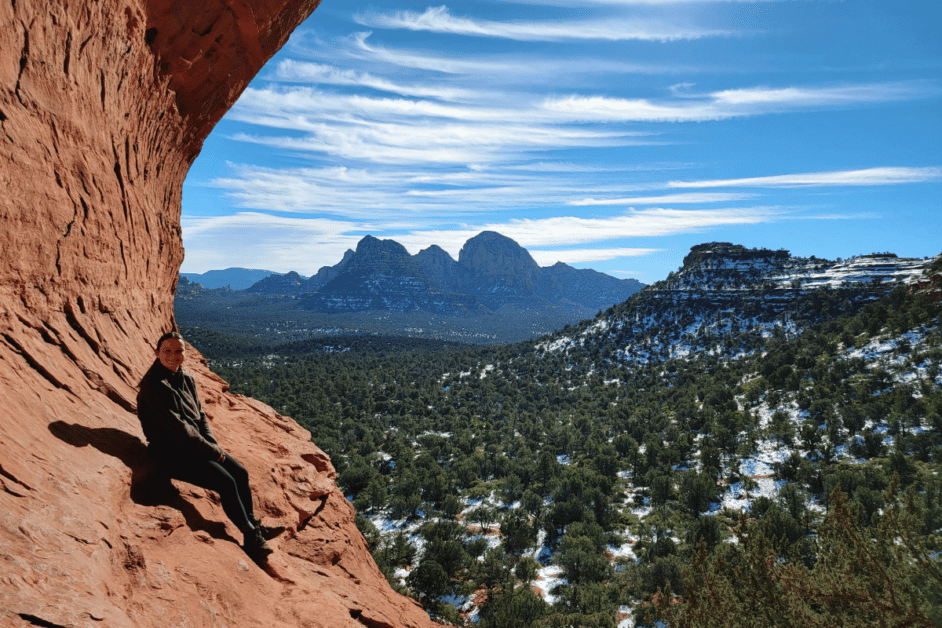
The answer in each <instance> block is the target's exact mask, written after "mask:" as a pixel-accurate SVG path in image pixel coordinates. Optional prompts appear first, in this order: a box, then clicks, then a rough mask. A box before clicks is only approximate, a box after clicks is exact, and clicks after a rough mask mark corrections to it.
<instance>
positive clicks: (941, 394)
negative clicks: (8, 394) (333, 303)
mask: <svg viewBox="0 0 942 628" xmlns="http://www.w3.org/2000/svg"><path fill="white" fill-rule="evenodd" d="M870 294H871V293H866V294H864V293H863V292H861V291H860V290H857V291H854V290H814V291H808V292H807V293H805V294H803V295H802V296H800V297H795V299H794V300H793V301H792V302H790V303H789V304H788V305H787V306H784V307H780V308H778V309H777V310H776V311H774V312H766V313H764V318H763V320H762V321H761V322H757V321H758V318H757V315H756V313H751V314H749V315H748V316H747V315H746V314H744V313H743V312H737V313H733V314H731V313H730V312H729V311H726V310H722V309H717V310H715V311H714V312H712V313H709V314H707V315H702V316H700V315H698V316H700V318H699V319H698V320H701V321H702V325H701V332H700V333H698V334H697V335H696V337H695V338H694V337H692V336H691V334H690V333H689V332H687V333H686V335H684V334H682V333H681V331H682V329H684V327H683V325H681V324H679V322H682V321H683V320H685V319H684V316H688V317H693V315H692V314H690V313H689V312H688V313H687V314H684V313H681V312H677V313H676V314H675V315H674V320H675V323H677V324H676V325H675V332H673V335H672V333H671V332H670V331H669V329H668V327H666V326H663V325H661V326H653V327H652V326H648V327H645V328H644V330H643V331H639V332H631V333H629V332H627V331H626V329H627V327H624V326H621V327H620V324H619V325H616V324H614V323H613V321H617V320H619V321H622V322H624V321H631V320H634V321H638V320H641V319H643V318H644V317H645V316H648V315H649V314H650V312H647V313H645V309H644V308H646V307H647V308H650V307H652V306H650V305H649V304H650V299H649V298H648V300H647V301H645V299H646V297H645V292H644V291H642V293H639V295H636V297H633V299H632V300H629V301H628V302H626V303H625V304H622V305H619V306H617V307H616V308H612V309H611V310H609V311H608V312H605V313H600V315H599V316H598V317H597V318H596V319H595V320H592V321H586V322H584V323H582V324H580V325H576V326H567V327H566V328H565V329H564V330H561V331H560V332H557V333H556V334H555V335H553V336H550V337H546V338H543V339H541V340H539V341H536V342H532V341H531V342H525V343H520V344H509V345H499V346H485V347H482V346H466V345H458V344H448V343H442V342H435V341H424V340H418V339H409V338H396V337H382V336H331V337H322V338H317V339H311V340H299V341H295V342H288V343H284V344H269V343H266V342H265V341H264V340H263V339H260V338H259V337H258V336H253V337H240V336H238V335H235V334H230V333H228V332H226V333H223V332H219V331H213V330H212V324H211V321H205V322H203V321H201V322H198V323H199V324H197V322H195V321H192V320H189V321H181V331H182V332H183V333H184V335H185V336H186V338H187V340H188V341H189V342H191V343H192V344H193V345H194V346H196V347H197V348H198V349H199V350H200V351H201V352H202V353H203V355H204V356H205V357H206V358H207V359H208V360H209V362H210V366H211V367H212V369H213V370H214V371H215V372H216V373H218V374H219V375H221V376H222V377H223V378H224V379H226V380H227V381H228V382H229V383H230V385H231V388H232V390H233V391H234V392H237V393H241V394H244V395H249V396H252V397H255V398H257V399H260V400H262V401H264V402H265V403H268V404H269V405H271V406H272V407H274V408H275V409H276V410H277V411H279V412H281V413H282V414H285V415H288V416H290V417H292V418H293V419H294V420H296V421H297V422H299V423H300V424H301V425H303V426H304V427H306V428H307V429H309V430H310V431H311V434H312V439H313V441H314V442H315V443H316V444H317V445H318V446H319V447H321V448H322V449H323V450H324V451H326V452H327V453H328V454H329V455H330V457H331V459H332V461H333V463H334V465H335V467H336V469H337V471H338V473H339V477H338V480H337V481H338V484H339V485H340V486H341V487H342V489H343V490H344V492H345V494H347V495H348V497H349V499H350V500H351V501H352V502H353V505H354V507H355V508H356V511H357V525H358V527H359V528H360V530H361V531H362V532H363V534H364V537H365V538H366V539H367V541H368V543H369V546H370V548H371V551H372V553H373V556H374V558H375V560H376V563H377V565H378V566H379V568H380V569H381V570H382V571H383V572H384V573H385V574H386V576H387V578H388V579H389V581H390V583H391V584H392V585H393V587H394V588H396V589H397V590H399V591H401V592H403V593H405V594H407V595H410V596H412V597H414V598H415V599H417V600H419V601H420V602H421V603H422V604H423V606H424V607H425V608H426V609H427V611H428V612H429V613H430V614H431V615H432V616H433V617H434V618H436V619H438V620H440V621H442V622H444V623H447V624H451V625H459V626H460V625H472V624H473V625H477V626H480V627H481V628H516V627H521V628H522V627H531V626H532V627H546V628H561V627H576V626H581V627H595V626H597V627H611V628H614V627H615V626H653V625H656V622H658V621H661V622H665V624H666V625H670V626H730V627H732V626H796V627H797V626H801V627H805V626H867V625H874V626H876V625H880V626H940V625H942V615H940V604H942V566H940V565H942V563H940V560H939V554H938V552H939V551H940V549H942V537H940V536H939V534H940V530H942V478H940V476H939V470H940V468H942V467H940V463H942V370H940V369H942V331H940V327H939V318H940V313H942V307H940V305H939V303H938V302H937V300H933V299H931V298H928V297H926V296H923V295H919V294H914V293H913V292H912V291H910V290H908V289H906V288H904V287H901V288H896V289H894V290H892V291H890V292H883V293H881V294H882V295H883V296H881V297H880V298H879V299H874V298H872V296H868V295H870ZM646 304H648V305H646ZM724 307H725V306H724ZM724 312H725V313H724ZM750 317H751V318H750ZM694 318H695V317H694ZM759 318H762V317H759ZM733 319H735V320H733ZM731 321H732V322H731ZM744 321H746V322H744ZM749 321H751V322H749ZM688 322H689V321H688ZM689 328H690V327H689V325H688V327H687V328H686V329H689ZM600 330H601V331H600ZM601 332H604V333H601ZM678 339H685V340H684V342H686V345H685V346H686V347H687V348H686V349H685V350H684V351H681V352H679V351H678V350H677V347H678V344H677V343H678V342H679V340H678ZM659 342H660V345H658V343H659ZM628 345H631V346H633V347H635V348H636V349H637V348H638V347H645V350H644V351H643V353H638V352H637V351H636V352H635V353H634V354H632V355H634V356H635V357H634V358H632V357H631V356H629V353H630V352H628V351H627V350H626V349H625V347H626V346H628ZM639 355H643V358H639V357H638V356H639ZM665 624H661V625H665Z"/></svg>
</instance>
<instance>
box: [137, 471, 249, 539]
mask: <svg viewBox="0 0 942 628" xmlns="http://www.w3.org/2000/svg"><path fill="white" fill-rule="evenodd" d="M154 462H155V463H156V465H157V470H158V471H159V472H160V473H162V474H163V475H166V476H168V477H171V478H173V479H174V480H180V481H182V482H187V483H188V484H195V485H196V486H200V487H202V488H206V489H209V490H211V491H216V492H217V493H219V497H220V499H221V500H222V508H223V510H225V511H226V515H227V516H228V517H229V519H230V520H231V521H232V523H234V524H235V525H236V527H237V528H239V530H240V531H241V532H242V534H247V533H248V532H250V531H251V530H252V529H253V528H254V527H255V526H254V524H253V523H252V519H253V518H254V516H255V513H254V510H253V509H252V489H251V487H250V485H249V472H248V471H246V470H245V467H243V466H242V465H241V464H239V461H238V460H236V459H235V458H233V457H232V456H230V455H228V454H226V458H225V460H223V461H222V462H216V461H215V460H180V459H173V460H167V459H162V458H158V457H155V458H154Z"/></svg>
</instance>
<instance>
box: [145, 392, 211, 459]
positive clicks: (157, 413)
mask: <svg viewBox="0 0 942 628" xmlns="http://www.w3.org/2000/svg"><path fill="white" fill-rule="evenodd" d="M194 392H195V391H194ZM177 395H178V393H177V392H176V391H174V390H173V388H171V387H170V385H169V384H168V383H167V382H165V381H157V382H152V383H151V385H148V386H142V387H141V391H140V393H139V395H138V410H137V411H138V416H139V417H140V419H141V425H142V427H143V428H144V435H145V436H146V437H147V440H148V442H149V443H151V444H152V445H155V446H156V447H158V448H159V449H161V450H163V451H165V452H172V451H177V452H179V453H181V454H184V455H191V456H198V457H200V458H204V459H211V458H218V457H219V454H220V453H221V452H222V449H221V448H220V447H219V445H218V444H216V439H215V438H213V437H212V433H211V432H208V434H209V438H206V437H205V436H204V435H203V434H202V433H201V429H199V428H197V427H196V426H195V425H193V424H192V423H190V422H189V421H187V420H186V418H184V417H183V416H182V414H181V413H182V411H183V408H182V407H181V404H180V401H179V399H178V397H177ZM196 399H197V403H199V400H198V398H196ZM198 423H199V424H200V425H202V424H206V426H207V430H208V423H206V415H205V414H203V412H202V409H200V417H199V420H198ZM210 439H211V440H210Z"/></svg>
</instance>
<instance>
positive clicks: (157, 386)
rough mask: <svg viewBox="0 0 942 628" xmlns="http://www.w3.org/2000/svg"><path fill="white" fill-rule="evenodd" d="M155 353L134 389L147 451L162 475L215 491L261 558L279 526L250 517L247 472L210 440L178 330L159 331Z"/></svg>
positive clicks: (252, 551)
mask: <svg viewBox="0 0 942 628" xmlns="http://www.w3.org/2000/svg"><path fill="white" fill-rule="evenodd" d="M156 353H157V359H156V360H154V364H153V365H152V366H151V367H150V369H149V370H148V371H147V374H146V375H144V377H143V378H142V379H141V384H140V388H139V392H138V394H137V416H138V418H140V420H141V427H142V428H143V430H144V436H145V437H146V438H147V443H148V447H147V453H148V456H149V457H150V458H151V459H152V460H153V462H154V464H155V466H156V467H157V470H158V472H160V473H161V474H162V475H165V476H167V477H169V478H173V479H176V480H181V481H183V482H187V483H189V484H195V485H196V486H201V487H203V488H206V489H209V490H212V491H216V492H217V493H219V497H220V498H221V501H222V507H223V509H224V510H225V511H226V515H227V516H228V517H229V519H230V520H231V521H232V523H234V524H235V525H236V527H238V528H239V530H240V531H241V532H242V536H243V544H242V547H243V549H244V551H245V553H246V554H248V556H249V557H250V558H252V560H254V561H255V562H260V561H262V560H264V559H265V558H266V557H267V556H268V555H269V554H271V552H272V548H271V546H269V545H268V542H267V539H270V538H273V537H274V536H277V535H278V534H280V533H281V532H282V531H283V530H284V528H283V527H279V528H270V527H268V526H263V525H262V524H261V522H260V521H259V520H258V519H257V518H256V517H255V514H254V510H253V508H252V490H251V488H250V485H249V473H248V471H246V470H245V467H243V466H242V465H241V464H240V463H239V462H238V461H237V460H236V459H235V458H233V457H232V456H230V455H229V454H228V453H226V452H225V450H223V448H222V447H220V446H219V443H217V442H216V438H215V437H214V436H213V433H212V431H211V430H210V429H209V422H208V421H207V420H206V414H205V413H204V412H203V408H202V406H201V405H200V400H199V396H198V394H197V392H196V384H195V383H194V381H193V378H192V377H191V376H190V375H189V374H188V373H186V372H184V370H183V369H182V367H181V365H182V364H183V360H184V358H185V355H186V348H185V346H184V343H183V336H181V335H180V334H178V333H177V332H170V333H167V334H164V335H163V336H161V337H160V340H158V341H157V348H156Z"/></svg>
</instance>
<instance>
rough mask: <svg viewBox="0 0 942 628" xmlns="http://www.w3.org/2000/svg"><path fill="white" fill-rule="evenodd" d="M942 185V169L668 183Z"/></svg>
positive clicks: (678, 185)
mask: <svg viewBox="0 0 942 628" xmlns="http://www.w3.org/2000/svg"><path fill="white" fill-rule="evenodd" d="M929 181H942V167H937V166H933V167H926V168H904V167H888V168H865V169H863V170H842V171H833V172H810V173H804V174H782V175H773V176H769V177H750V178H745V179H708V180H705V181H671V182H670V183H668V185H669V186H670V187H672V188H726V187H758V188H796V187H818V186H859V185H899V184H904V183H924V182H929Z"/></svg>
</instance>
